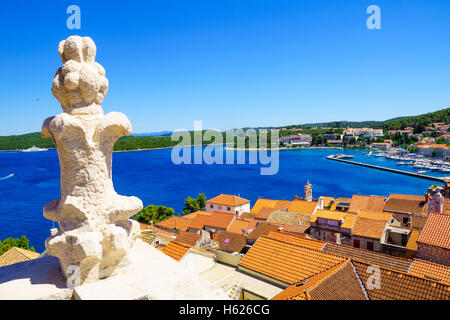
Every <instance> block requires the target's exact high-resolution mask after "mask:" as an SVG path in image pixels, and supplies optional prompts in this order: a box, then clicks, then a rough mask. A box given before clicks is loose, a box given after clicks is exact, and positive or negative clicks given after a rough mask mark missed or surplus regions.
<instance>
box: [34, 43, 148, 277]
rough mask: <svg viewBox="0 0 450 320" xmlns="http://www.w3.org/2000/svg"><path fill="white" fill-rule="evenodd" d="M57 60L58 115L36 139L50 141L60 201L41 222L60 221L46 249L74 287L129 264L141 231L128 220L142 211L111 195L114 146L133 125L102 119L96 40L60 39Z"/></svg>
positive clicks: (102, 80)
mask: <svg viewBox="0 0 450 320" xmlns="http://www.w3.org/2000/svg"><path fill="white" fill-rule="evenodd" d="M59 54H60V55H61V58H62V61H63V66H62V67H61V68H59V69H58V71H57V72H56V74H55V78H54V80H53V87H52V93H53V95H54V96H55V97H56V98H57V99H58V101H59V102H60V103H61V106H62V109H63V111H64V113H61V114H59V115H57V116H54V117H50V118H48V119H46V120H45V121H44V124H43V126H42V136H43V137H45V138H47V137H51V138H52V139H53V142H54V143H55V146H56V149H57V151H58V157H59V162H60V168H61V198H60V199H56V200H53V201H51V202H49V203H47V204H46V205H45V207H44V216H45V217H46V218H47V219H50V220H53V221H56V222H58V225H59V230H58V233H57V234H56V235H54V236H51V237H49V238H48V239H47V240H46V243H45V246H46V248H47V249H48V251H49V252H50V253H51V254H52V255H54V256H56V257H58V259H59V261H60V263H61V267H62V270H63V272H64V274H65V275H66V277H69V276H70V275H72V274H73V272H74V270H77V272H76V273H78V271H79V276H80V277H79V282H80V283H85V282H92V281H95V280H98V279H103V278H106V277H108V276H110V275H113V274H116V273H117V271H119V270H120V269H121V268H123V267H125V266H127V265H128V263H129V260H128V256H127V253H128V250H129V249H130V248H131V247H132V246H133V243H134V241H135V239H136V236H137V235H138V234H139V232H140V230H139V225H138V223H137V222H136V221H133V220H129V218H130V217H131V216H133V215H134V214H136V213H137V212H139V211H140V210H141V209H142V201H141V200H139V199H138V198H136V197H125V196H120V195H118V194H117V193H116V191H115V190H114V186H113V182H112V172H111V166H112V151H113V147H114V144H115V142H116V141H117V139H119V138H120V137H122V136H127V135H130V133H131V124H130V121H129V120H128V118H127V117H126V116H125V115H124V114H122V113H119V112H111V113H109V114H107V115H104V114H103V109H102V107H101V103H102V101H103V99H104V97H105V95H106V93H107V91H108V80H107V79H106V77H105V70H104V69H103V67H102V66H101V65H100V64H99V63H97V62H95V54H96V47H95V44H94V42H93V41H92V39H91V38H89V37H79V36H71V37H69V38H67V40H63V41H61V43H60V44H59ZM71 266H72V267H71Z"/></svg>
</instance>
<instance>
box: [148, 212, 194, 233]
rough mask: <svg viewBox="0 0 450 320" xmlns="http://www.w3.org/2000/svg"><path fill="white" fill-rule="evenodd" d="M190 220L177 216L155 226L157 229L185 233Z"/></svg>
mask: <svg viewBox="0 0 450 320" xmlns="http://www.w3.org/2000/svg"><path fill="white" fill-rule="evenodd" d="M191 222H192V221H191V220H190V219H186V218H182V217H178V216H172V217H170V218H168V219H166V220H163V221H161V222H158V223H157V224H156V227H158V228H166V229H172V230H178V231H186V230H187V228H188V227H189V225H190V224H191Z"/></svg>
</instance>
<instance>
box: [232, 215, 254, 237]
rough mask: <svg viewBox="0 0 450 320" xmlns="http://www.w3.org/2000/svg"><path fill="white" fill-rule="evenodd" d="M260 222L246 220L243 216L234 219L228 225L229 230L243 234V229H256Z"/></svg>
mask: <svg viewBox="0 0 450 320" xmlns="http://www.w3.org/2000/svg"><path fill="white" fill-rule="evenodd" d="M257 223H258V222H257V221H254V220H250V221H249V220H244V219H242V218H239V219H234V220H233V222H231V224H230V225H229V226H228V228H227V231H228V232H233V233H237V234H243V231H244V230H245V232H247V231H248V230H250V229H254V228H255V226H256V224H257Z"/></svg>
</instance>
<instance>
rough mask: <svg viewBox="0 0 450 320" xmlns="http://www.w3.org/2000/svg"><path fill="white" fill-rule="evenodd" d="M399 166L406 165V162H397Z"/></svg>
mask: <svg viewBox="0 0 450 320" xmlns="http://www.w3.org/2000/svg"><path fill="white" fill-rule="evenodd" d="M397 164H398V165H399V166H406V165H408V162H405V161H400V162H399V163H397Z"/></svg>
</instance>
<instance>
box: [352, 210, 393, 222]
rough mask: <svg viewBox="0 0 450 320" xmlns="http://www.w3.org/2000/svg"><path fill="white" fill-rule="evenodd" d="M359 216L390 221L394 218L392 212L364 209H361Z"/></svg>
mask: <svg viewBox="0 0 450 320" xmlns="http://www.w3.org/2000/svg"><path fill="white" fill-rule="evenodd" d="M357 216H358V217H361V218H366V219H373V220H382V221H386V222H388V223H390V222H391V220H392V213H390V212H383V211H363V210H360V211H359V212H358V214H357Z"/></svg>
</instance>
